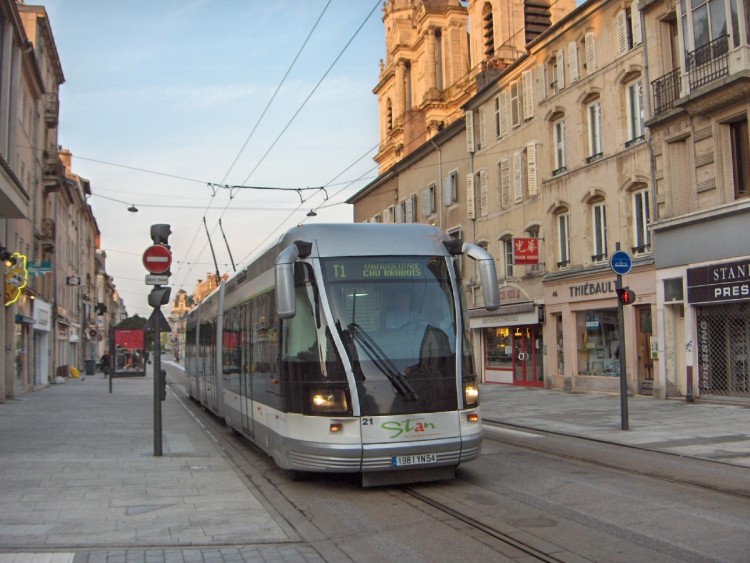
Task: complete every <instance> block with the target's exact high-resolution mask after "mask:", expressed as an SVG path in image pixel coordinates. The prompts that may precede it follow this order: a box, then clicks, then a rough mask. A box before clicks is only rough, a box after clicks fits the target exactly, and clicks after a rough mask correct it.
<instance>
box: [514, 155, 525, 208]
mask: <svg viewBox="0 0 750 563" xmlns="http://www.w3.org/2000/svg"><path fill="white" fill-rule="evenodd" d="M522 166H523V159H522V158H521V153H520V152H517V153H513V188H514V191H515V199H516V203H518V202H519V201H521V200H522V199H523V183H522V182H521V178H522V176H523V173H522V170H523V169H522Z"/></svg>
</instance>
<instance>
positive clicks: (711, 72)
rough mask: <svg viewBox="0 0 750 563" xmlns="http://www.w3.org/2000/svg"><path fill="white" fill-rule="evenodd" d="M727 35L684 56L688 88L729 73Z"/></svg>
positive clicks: (701, 84)
mask: <svg viewBox="0 0 750 563" xmlns="http://www.w3.org/2000/svg"><path fill="white" fill-rule="evenodd" d="M728 53H729V36H728V35H724V36H722V37H718V38H716V39H714V40H713V41H711V42H710V43H706V44H705V45H702V46H700V47H698V48H697V49H696V50H695V51H693V52H692V53H688V54H687V57H686V61H687V68H688V82H689V84H690V90H691V91H692V90H693V89H694V88H699V87H700V86H704V85H706V84H708V83H710V82H713V81H714V80H716V79H717V78H720V77H722V76H726V75H727V74H729V57H728Z"/></svg>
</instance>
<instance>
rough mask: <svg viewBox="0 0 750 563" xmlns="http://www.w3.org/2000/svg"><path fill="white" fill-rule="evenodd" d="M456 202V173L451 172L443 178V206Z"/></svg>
mask: <svg viewBox="0 0 750 563" xmlns="http://www.w3.org/2000/svg"><path fill="white" fill-rule="evenodd" d="M457 201H458V172H456V171H455V170H453V171H452V172H451V173H450V174H448V175H447V176H446V177H445V178H443V204H444V205H452V204H454V203H456V202H457Z"/></svg>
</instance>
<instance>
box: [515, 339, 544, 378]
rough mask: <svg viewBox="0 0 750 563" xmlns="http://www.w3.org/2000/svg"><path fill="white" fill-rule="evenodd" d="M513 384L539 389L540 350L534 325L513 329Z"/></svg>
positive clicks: (540, 373)
mask: <svg viewBox="0 0 750 563" xmlns="http://www.w3.org/2000/svg"><path fill="white" fill-rule="evenodd" d="M512 334H513V384H514V385H526V386H532V387H541V386H543V385H544V379H543V375H542V364H541V358H542V357H541V354H537V352H538V351H539V350H541V345H540V341H539V339H540V338H541V336H537V334H538V331H537V327H536V325H529V326H520V327H515V328H514V329H513V333H512Z"/></svg>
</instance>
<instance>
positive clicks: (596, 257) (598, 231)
mask: <svg viewBox="0 0 750 563" xmlns="http://www.w3.org/2000/svg"><path fill="white" fill-rule="evenodd" d="M591 215H592V217H591V220H592V226H593V233H592V234H593V243H594V247H593V252H594V253H593V255H592V256H591V260H593V261H594V262H603V261H605V260H606V259H607V208H606V206H605V205H604V204H603V203H597V204H596V205H593V206H592V208H591Z"/></svg>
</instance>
